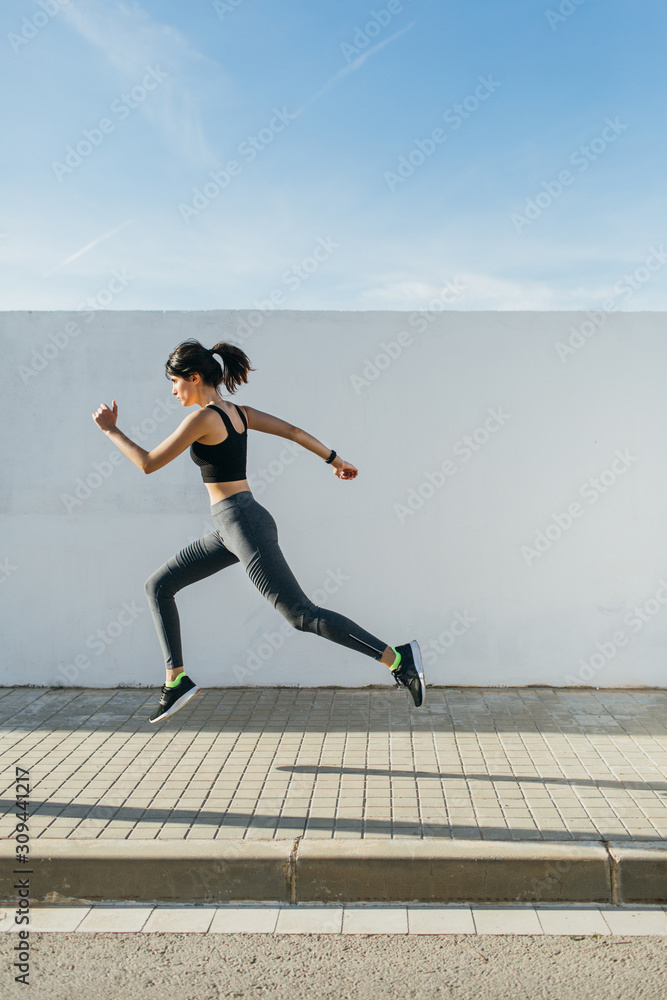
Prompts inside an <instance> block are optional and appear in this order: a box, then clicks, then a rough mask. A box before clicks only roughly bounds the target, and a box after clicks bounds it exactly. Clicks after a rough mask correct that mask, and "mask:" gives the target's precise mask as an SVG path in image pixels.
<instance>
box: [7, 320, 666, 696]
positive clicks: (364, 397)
mask: <svg viewBox="0 0 667 1000" xmlns="http://www.w3.org/2000/svg"><path fill="white" fill-rule="evenodd" d="M247 315H248V314H247V313H245V312H227V311H216V312H201V313H199V312H169V313H162V312H120V311H118V312H113V311H111V312H98V313H95V314H92V313H88V314H86V313H80V312H78V313H64V312H53V313H47V312H34V313H3V314H0V328H1V331H2V357H3V362H4V364H3V378H2V383H3V389H4V391H3V392H2V394H1V397H0V398H1V403H0V405H1V414H2V426H3V431H4V433H3V445H2V448H3V454H2V470H3V476H2V484H1V494H0V496H1V508H0V516H1V519H2V520H1V524H2V537H1V540H0V584H1V586H0V594H1V596H2V609H3V618H4V628H3V655H2V658H1V663H2V668H1V674H0V683H2V684H4V685H9V684H26V683H27V684H37V685H49V686H51V685H59V684H75V685H85V686H91V687H113V686H115V685H118V684H121V685H128V684H129V685H159V684H161V683H162V681H163V677H164V672H163V662H162V657H161V653H160V649H159V645H158V642H157V637H156V635H155V632H154V628H153V623H152V620H151V618H150V614H149V611H148V606H147V603H146V597H145V593H144V589H143V587H144V581H145V579H146V578H147V577H148V576H149V574H150V573H151V572H152V571H153V570H154V569H156V568H157V567H158V566H159V565H160V564H161V563H162V562H163V561H164V560H165V559H167V558H168V557H169V556H170V555H172V554H173V553H174V552H176V551H177V550H178V549H180V548H181V547H182V546H184V545H186V544H187V543H188V542H189V541H191V540H193V539H194V538H196V537H199V536H200V535H202V534H204V533H206V532H207V531H209V530H211V529H212V527H213V525H212V522H211V520H210V517H209V502H208V494H207V493H206V490H205V487H204V486H203V484H202V481H201V477H200V472H199V469H198V468H197V467H196V466H195V465H194V464H193V463H192V462H191V460H190V458H189V455H188V453H187V451H186V452H185V453H183V454H182V455H181V456H180V457H179V458H178V459H176V460H175V461H174V462H172V463H171V464H170V465H168V466H166V467H165V468H163V469H161V470H159V471H158V472H156V473H154V474H153V475H151V476H144V475H143V474H142V473H141V472H140V471H139V470H138V469H137V468H136V466H134V465H133V464H132V463H131V462H130V461H129V460H128V459H127V458H125V457H124V456H123V455H122V453H120V452H119V451H118V449H117V448H116V447H115V446H114V445H113V444H112V442H111V441H110V440H109V439H108V438H106V437H105V436H104V434H103V433H102V432H101V431H100V430H99V428H98V427H97V426H96V425H95V423H94V422H93V420H92V416H91V414H92V412H93V411H94V410H95V409H96V408H97V406H98V405H99V404H100V403H101V402H107V403H109V404H111V400H112V398H115V399H116V400H117V402H118V405H119V418H118V425H119V427H120V428H121V429H122V430H123V431H125V433H126V434H128V435H129V436H130V437H133V439H134V440H136V441H138V442H139V443H141V444H142V445H143V446H144V447H146V448H149V449H150V448H151V447H153V446H154V445H156V444H157V443H158V442H159V441H161V440H162V439H163V438H164V437H166V436H167V435H168V434H169V433H171V431H172V430H173V429H174V428H175V427H176V426H177V424H178V422H179V421H180V420H181V419H182V417H183V416H184V415H185V413H187V412H190V411H189V410H188V411H184V410H183V409H182V408H180V405H179V404H176V405H174V401H173V399H172V397H171V395H170V390H171V384H170V383H169V382H168V381H167V379H166V378H165V376H164V363H165V361H166V359H167V356H168V354H169V352H170V350H171V349H173V347H175V345H176V344H177V343H179V341H181V340H183V339H185V338H186V337H189V336H193V335H194V336H197V337H198V338H199V339H201V340H202V342H203V343H204V344H205V345H207V346H211V345H212V344H213V343H214V342H215V341H217V340H220V339H231V340H236V342H237V343H242V345H243V346H244V348H245V350H246V351H247V352H248V354H249V356H250V359H251V361H252V363H253V365H254V366H255V367H256V368H257V371H256V372H254V373H251V375H250V382H249V384H248V385H247V386H244V387H243V388H242V390H240V391H239V392H238V394H237V396H236V397H235V399H236V400H237V401H238V402H241V403H249V404H250V405H252V406H255V407H257V408H259V409H262V410H265V411H268V412H269V413H274V414H278V415H279V416H281V417H284V418H285V419H286V420H289V421H292V422H293V423H295V424H297V425H299V426H301V427H303V428H305V429H306V430H308V431H310V432H311V433H312V434H314V435H315V436H316V437H317V438H319V439H320V440H321V441H322V442H323V443H324V444H326V445H327V446H332V447H334V448H335V449H336V450H337V451H338V452H339V453H340V454H341V455H342V456H343V457H344V458H346V459H348V460H349V461H351V462H353V463H354V464H355V465H357V467H358V469H359V475H358V477H357V479H356V480H354V481H350V482H346V481H341V480H338V479H337V478H336V477H335V476H334V475H333V473H332V471H331V470H330V468H329V467H328V466H327V465H325V464H324V462H323V461H322V460H321V459H319V458H317V457H316V456H315V455H313V454H312V453H310V452H307V451H305V450H303V449H297V452H296V454H295V455H292V454H291V453H290V452H289V451H286V450H285V444H286V442H285V441H284V440H281V439H279V438H275V437H272V436H270V435H263V434H259V433H251V435H250V441H249V464H248V470H249V479H250V483H251V487H252V489H253V492H254V495H255V497H256V498H257V499H258V500H259V501H260V503H262V504H263V505H264V506H265V507H267V508H268V509H269V510H270V511H271V513H272V514H273V515H274V517H275V519H276V521H277V523H278V528H279V537H280V542H281V545H282V548H283V551H284V553H285V556H286V558H287V560H288V562H289V563H290V565H291V567H292V569H293V570H294V572H295V574H296V576H297V578H298V579H299V581H300V582H301V584H302V586H303V588H304V590H305V591H306V593H308V594H309V595H310V596H311V597H312V598H313V599H314V600H315V601H316V603H319V604H326V606H327V607H330V608H332V609H334V610H337V611H339V612H341V613H343V614H346V615H348V616H349V617H351V618H353V619H355V620H356V621H358V622H359V624H361V625H362V626H363V627H364V628H366V629H368V630H369V631H370V632H372V633H374V634H375V635H377V636H378V637H380V638H381V639H382V640H383V641H386V642H388V643H390V644H391V645H396V644H398V643H402V642H407V641H408V640H410V639H413V638H417V639H418V640H419V642H420V644H421V648H422V651H423V654H424V659H425V664H426V668H427V679H428V680H429V681H430V682H432V683H434V684H455V685H461V684H466V685H524V684H551V685H558V686H560V685H570V684H582V683H590V684H593V685H599V686H637V685H658V686H664V683H665V677H666V676H667V604H665V601H667V515H666V513H665V512H666V510H667V379H666V377H665V376H666V372H667V340H666V339H665V332H664V327H665V315H664V314H662V313H648V312H637V313H613V314H598V315H597V316H596V317H594V319H591V318H590V317H589V316H587V315H586V314H583V313H572V312H562V313H557V312H554V313H544V312H516V313H509V312H446V313H439V312H436V311H435V306H434V312H431V313H428V312H426V313H412V314H411V313H399V312H363V313H346V312H340V313H338V312H324V313H317V312H292V311H276V312H274V313H273V315H267V316H266V317H262V316H261V315H260V314H259V313H255V314H254V315H253V317H252V318H253V320H254V321H255V322H256V323H258V325H257V327H256V328H255V329H254V330H253V331H252V332H251V333H250V335H248V336H246V337H245V338H243V337H242V336H241V335H239V330H241V331H242V330H243V329H244V327H243V326H242V325H240V324H241V321H242V320H243V319H244V318H245V317H247ZM596 323H599V324H600V325H599V326H596V325H595V324H596ZM68 324H74V325H69V326H68ZM245 329H250V328H249V327H245ZM68 331H69V332H68ZM570 340H572V343H573V344H575V345H577V344H578V345H580V346H576V347H571V348H570V350H569V353H568V354H563V353H562V351H560V352H559V349H558V345H559V344H561V345H565V344H567V343H568V341H570ZM369 359H377V360H376V364H377V368H375V369H374V368H372V367H371V364H370V361H369ZM364 379H365V380H364ZM466 442H468V443H466ZM114 458H116V459H117V461H116V462H115V463H114V461H113V459H114ZM432 483H435V485H432ZM86 484H88V485H86ZM568 510H569V511H570V513H569V514H568ZM558 522H560V525H559V523H558ZM540 549H541V551H539V550H540ZM531 550H532V551H531ZM177 603H178V607H179V612H180V616H181V625H182V631H183V644H184V654H185V664H186V669H188V670H189V671H190V672H191V674H192V675H193V676H194V678H195V679H196V680H197V682H198V683H200V684H202V685H204V686H206V687H213V686H227V685H238V684H239V683H244V684H258V685H272V684H282V685H332V684H333V685H344V686H356V685H365V684H373V683H386V682H387V681H388V674H387V673H385V668H383V667H381V666H379V665H378V664H377V663H376V662H375V661H374V660H373V659H371V658H369V657H366V656H363V655H361V654H358V653H355V652H353V651H352V650H349V649H346V648H344V647H341V646H338V645H336V644H334V643H330V642H327V641H326V640H323V639H321V638H319V637H317V636H314V635H309V634H303V633H299V632H295V631H293V630H290V633H289V634H288V635H285V634H284V631H285V630H286V623H285V621H284V619H283V618H282V617H281V616H280V615H279V613H278V612H276V611H275V610H274V609H273V608H272V607H271V606H270V605H269V604H268V603H267V602H266V601H265V600H264V599H263V598H262V597H261V595H259V593H258V592H257V591H256V590H255V588H254V587H253V585H252V584H251V582H250V581H249V580H248V578H247V577H246V575H245V573H244V571H243V569H242V567H241V566H240V565H238V564H237V565H236V566H234V567H231V568H229V569H228V570H226V571H224V572H223V573H220V574H219V575H217V576H215V577H212V578H208V579H206V580H203V581H201V582H200V583H198V584H195V585H193V586H192V587H189V588H186V589H185V590H183V591H181V592H180V594H179V595H178V596H177ZM281 626H282V627H283V631H281ZM267 637H268V638H267ZM272 643H273V645H272ZM274 647H275V648H274Z"/></svg>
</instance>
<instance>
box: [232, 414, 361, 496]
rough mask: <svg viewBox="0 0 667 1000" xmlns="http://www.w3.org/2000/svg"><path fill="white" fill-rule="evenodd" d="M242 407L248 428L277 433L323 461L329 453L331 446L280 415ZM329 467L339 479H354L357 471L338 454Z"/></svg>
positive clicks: (266, 432)
mask: <svg viewBox="0 0 667 1000" xmlns="http://www.w3.org/2000/svg"><path fill="white" fill-rule="evenodd" d="M243 409H244V410H245V413H246V420H247V421H248V428H249V429H250V430H253V431H264V433H265V434H277V435H278V436H279V437H284V438H288V439H289V440H290V441H296V443H297V444H300V445H301V447H302V448H306V449H307V451H312V452H313V454H315V455H317V456H319V458H322V459H324V460H325V461H326V459H327V458H328V457H329V455H330V454H331V448H327V447H326V445H324V444H322V442H321V441H318V440H317V438H316V437H313V435H312V434H309V433H308V431H304V430H303V429H302V428H301V427H295V426H294V424H290V423H288V422H287V421H286V420H281V418H280V417H274V416H273V415H272V414H270V413H262V411H261V410H255V409H254V408H253V407H252V406H244V407H243ZM331 468H332V469H333V471H334V474H335V475H336V476H338V478H339V479H354V478H355V476H356V475H357V473H358V471H359V470H358V469H355V467H354V466H353V465H352V464H351V463H350V462H346V461H345V460H344V459H342V458H341V457H340V455H336V457H335V458H334V460H333V462H331Z"/></svg>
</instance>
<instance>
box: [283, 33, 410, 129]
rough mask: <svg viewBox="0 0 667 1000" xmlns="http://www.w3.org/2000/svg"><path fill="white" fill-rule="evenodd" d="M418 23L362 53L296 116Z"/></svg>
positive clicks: (344, 67) (309, 99) (340, 71)
mask: <svg viewBox="0 0 667 1000" xmlns="http://www.w3.org/2000/svg"><path fill="white" fill-rule="evenodd" d="M416 23H417V22H416V21H410V23H409V24H406V26H405V27H404V28H401V30H400V31H396V32H395V33H394V34H393V35H391V36H390V37H389V38H385V39H384V40H383V41H381V42H378V44H377V45H374V46H373V48H372V49H369V50H368V52H362V54H361V55H360V56H357V58H356V59H354V60H353V61H352V62H351V63H349V64H348V65H347V66H343V68H342V69H339V70H338V72H337V73H335V74H334V75H333V76H332V77H331V78H330V79H329V80H327V82H326V83H325V84H324V86H323V87H320V89H319V90H318V91H317V93H316V94H313V96H312V97H309V98H308V100H307V101H306V103H305V104H302V105H301V107H300V108H299V110H298V111H295V113H294V114H295V117H296V115H300V114H301V113H302V112H303V111H305V110H306V108H308V107H310V105H311V104H312V103H313V102H314V101H316V100H317V99H318V98H319V97H321V96H322V94H326V92H327V91H328V90H331V88H332V87H334V86H335V85H336V84H337V83H340V81H341V80H342V79H343V78H344V77H346V76H347V74H348V73H354V72H356V70H358V69H359V68H360V67H361V66H363V64H364V63H365V62H366V60H367V59H368V58H369V57H370V56H374V55H375V53H376V52H379V51H380V49H383V48H384V47H385V45H389V43H390V42H393V41H395V39H397V38H399V37H400V35H403V34H405V32H406V31H409V30H410V28H413V27H414V26H415V24H416Z"/></svg>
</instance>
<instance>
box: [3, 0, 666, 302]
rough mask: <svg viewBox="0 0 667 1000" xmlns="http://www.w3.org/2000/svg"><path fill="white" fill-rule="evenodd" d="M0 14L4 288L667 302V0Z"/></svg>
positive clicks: (69, 297)
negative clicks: (666, 162)
mask: <svg viewBox="0 0 667 1000" xmlns="http://www.w3.org/2000/svg"><path fill="white" fill-rule="evenodd" d="M1 18H2V42H1V44H3V46H4V58H3V60H2V62H1V64H0V66H1V69H0V74H1V77H2V88H3V93H4V94H5V95H7V94H11V95H12V96H11V100H10V101H9V102H7V101H5V102H4V104H5V107H4V109H3V111H4V119H5V121H4V135H5V150H6V155H5V156H4V157H3V160H2V165H1V166H0V170H1V171H2V184H3V189H4V198H3V201H2V206H3V207H2V209H1V210H0V234H1V235H0V254H1V255H2V259H3V265H4V273H5V281H4V282H3V286H4V292H3V300H2V304H1V305H0V308H2V309H3V310H9V309H34V310H40V309H46V310H51V309H75V308H78V307H80V306H81V305H82V303H84V302H86V301H90V300H91V299H92V300H93V301H94V303H95V304H97V305H98V306H104V307H106V308H111V309H123V310H125V309H166V310H173V309H250V308H255V307H256V305H257V303H262V302H267V301H271V302H273V304H274V305H273V307H274V308H275V307H278V308H286V309H343V310H358V309H362V310H371V309H392V310H393V309H398V310H413V309H427V308H429V306H431V307H433V306H432V304H433V303H434V301H436V300H438V299H440V300H441V301H443V302H444V303H445V307H446V308H451V309H540V310H541V309H600V308H608V305H607V306H605V303H609V302H610V301H614V302H615V304H616V305H617V307H619V308H622V309H632V310H635V309H665V308H667V267H665V266H664V265H665V263H667V254H664V253H663V251H664V249H665V248H664V247H663V242H662V241H664V242H665V244H666V245H667V234H666V233H665V201H666V196H665V181H664V159H665V156H664V154H665V145H666V141H667V140H666V133H665V127H664V110H663V109H664V100H665V86H666V84H665V69H664V65H665V60H664V39H665V28H666V27H667V12H666V11H665V5H664V3H660V2H658V0H645V2H643V3H641V4H636V3H634V4H633V3H632V2H630V0H623V2H621V0H583V2H582V0H579V2H578V3H577V2H576V0H554V2H549V0H544V2H542V0H456V2H451V3H448V2H439V0H403V2H398V0H379V2H378V3H375V4H373V3H370V2H366V0H331V2H327V0H320V2H314V0H281V2H280V3H278V2H270V0H227V2H225V0H215V2H209V0H191V2H187V3H186V2H181V3H176V2H174V0H163V2H159V0H143V2H141V3H133V2H131V0H127V2H116V0H68V2H62V0H39V2H38V0H5V2H4V3H3V7H2V14H1ZM212 175H213V176H212ZM214 177H217V180H214V179H213V178H214ZM197 191H198V192H199V194H197ZM647 261H649V264H648V265H647V263H646V262H647ZM272 296H273V298H272Z"/></svg>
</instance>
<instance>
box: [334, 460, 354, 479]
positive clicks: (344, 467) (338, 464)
mask: <svg viewBox="0 0 667 1000" xmlns="http://www.w3.org/2000/svg"><path fill="white" fill-rule="evenodd" d="M332 465H333V467H334V470H333V471H334V476H338V478H339V479H354V478H355V476H356V475H357V474H358V472H359V470H358V469H355V467H354V466H353V465H352V463H351V462H346V461H345V460H344V459H342V458H339V456H338V455H336V457H335V458H334V460H333V462H332Z"/></svg>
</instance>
